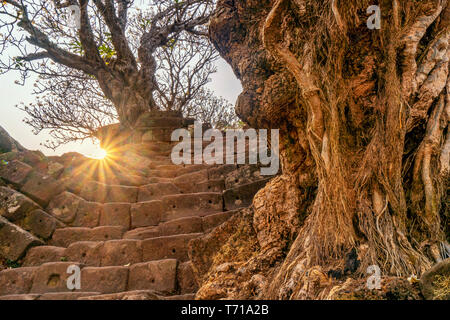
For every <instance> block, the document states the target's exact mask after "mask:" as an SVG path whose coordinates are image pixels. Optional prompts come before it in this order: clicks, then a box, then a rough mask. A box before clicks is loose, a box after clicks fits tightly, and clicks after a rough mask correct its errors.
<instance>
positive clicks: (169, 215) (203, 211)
mask: <svg viewBox="0 0 450 320" xmlns="http://www.w3.org/2000/svg"><path fill="white" fill-rule="evenodd" d="M162 202H163V206H164V208H165V209H166V210H165V213H164V215H163V216H162V221H171V220H175V219H179V218H185V217H192V216H206V215H208V214H211V213H214V212H220V211H222V209H223V200H222V194H221V193H218V192H216V193H214V192H204V193H193V194H180V195H171V196H165V197H163V199H162Z"/></svg>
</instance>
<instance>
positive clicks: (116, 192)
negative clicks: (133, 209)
mask: <svg viewBox="0 0 450 320" xmlns="http://www.w3.org/2000/svg"><path fill="white" fill-rule="evenodd" d="M138 191H139V188H138V187H129V186H121V185H107V184H103V183H100V182H96V181H89V182H87V183H86V184H85V186H84V188H83V189H82V191H81V194H80V196H81V197H82V198H83V199H85V200H88V201H93V202H100V203H105V202H129V203H133V202H136V201H137V196H138Z"/></svg>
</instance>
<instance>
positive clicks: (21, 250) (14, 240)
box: [0, 216, 44, 261]
mask: <svg viewBox="0 0 450 320" xmlns="http://www.w3.org/2000/svg"><path fill="white" fill-rule="evenodd" d="M43 244H44V242H43V241H41V240H40V239H38V238H36V237H35V236H33V235H32V234H31V233H29V232H27V231H25V230H23V229H22V228H20V227H18V226H16V225H15V224H12V223H11V222H9V221H8V220H6V219H5V218H3V217H1V216H0V256H1V257H3V258H4V259H9V260H11V261H17V260H18V259H20V258H21V257H23V256H24V255H25V253H26V252H27V250H28V249H29V248H31V247H34V246H39V245H43Z"/></svg>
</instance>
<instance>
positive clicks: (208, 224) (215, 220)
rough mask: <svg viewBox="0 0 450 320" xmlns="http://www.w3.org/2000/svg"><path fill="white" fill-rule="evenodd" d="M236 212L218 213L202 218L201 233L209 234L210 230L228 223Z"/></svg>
mask: <svg viewBox="0 0 450 320" xmlns="http://www.w3.org/2000/svg"><path fill="white" fill-rule="evenodd" d="M237 212H238V210H232V211H225V212H219V213H215V214H211V215H207V216H204V217H203V218H202V229H203V232H209V231H210V230H212V229H214V228H216V227H218V226H220V225H221V224H223V223H224V222H226V221H228V219H230V218H231V217H232V216H233V215H234V214H236V213H237Z"/></svg>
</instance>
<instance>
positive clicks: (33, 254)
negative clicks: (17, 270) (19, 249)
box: [22, 246, 66, 267]
mask: <svg viewBox="0 0 450 320" xmlns="http://www.w3.org/2000/svg"><path fill="white" fill-rule="evenodd" d="M65 252H66V248H63V247H54V246H39V247H34V248H31V249H30V250H28V252H27V254H26V256H25V258H24V259H23V262H22V266H23V267H38V266H40V265H42V264H44V263H48V262H63V260H65Z"/></svg>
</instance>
